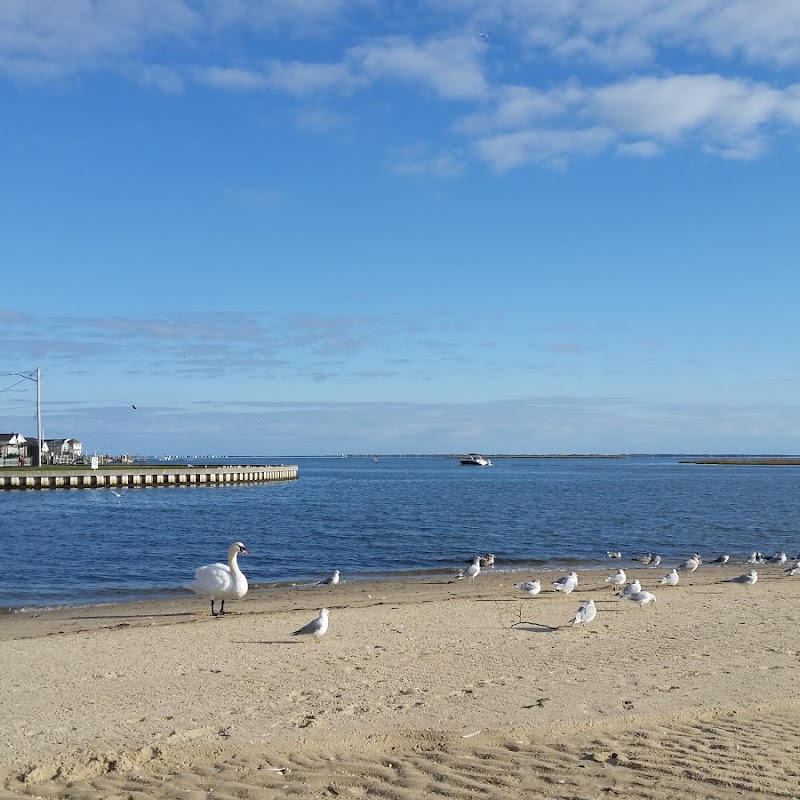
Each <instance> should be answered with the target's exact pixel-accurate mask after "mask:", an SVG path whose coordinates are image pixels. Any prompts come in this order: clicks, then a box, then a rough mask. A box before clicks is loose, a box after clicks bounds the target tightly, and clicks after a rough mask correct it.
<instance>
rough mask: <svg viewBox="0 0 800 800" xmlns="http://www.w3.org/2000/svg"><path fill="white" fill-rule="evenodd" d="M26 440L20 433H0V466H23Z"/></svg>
mask: <svg viewBox="0 0 800 800" xmlns="http://www.w3.org/2000/svg"><path fill="white" fill-rule="evenodd" d="M27 443H28V440H27V439H26V438H25V437H24V436H23V435H22V434H21V433H0V466H3V467H20V466H25V463H26V461H25V459H26V458H27V456H28V452H27Z"/></svg>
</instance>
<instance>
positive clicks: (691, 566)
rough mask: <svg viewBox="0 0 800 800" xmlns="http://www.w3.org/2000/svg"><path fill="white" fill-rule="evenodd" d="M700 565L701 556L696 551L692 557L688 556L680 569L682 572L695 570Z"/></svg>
mask: <svg viewBox="0 0 800 800" xmlns="http://www.w3.org/2000/svg"><path fill="white" fill-rule="evenodd" d="M699 566H700V557H699V556H698V555H697V554H696V553H695V555H693V556H692V557H691V558H687V559H686V561H684V562H683V564H681V565H680V566H679V567H677V569H678V570H680V571H681V572H688V573H690V574H691V573H692V572H694V571H695V570H696V569H697V568H698V567H699Z"/></svg>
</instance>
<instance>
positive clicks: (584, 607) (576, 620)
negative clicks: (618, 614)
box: [571, 600, 597, 625]
mask: <svg viewBox="0 0 800 800" xmlns="http://www.w3.org/2000/svg"><path fill="white" fill-rule="evenodd" d="M596 616H597V609H596V608H595V606H594V600H587V601H586V602H585V603H581V604H580V606H579V608H578V613H577V614H575V616H574V617H573V619H572V620H571V621H572V624H573V625H586V624H587V623H589V622H591V621H592V620H593V619H594V618H595V617H596Z"/></svg>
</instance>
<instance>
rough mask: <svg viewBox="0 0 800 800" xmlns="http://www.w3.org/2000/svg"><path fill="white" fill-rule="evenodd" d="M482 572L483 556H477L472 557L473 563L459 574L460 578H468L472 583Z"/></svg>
mask: <svg viewBox="0 0 800 800" xmlns="http://www.w3.org/2000/svg"><path fill="white" fill-rule="evenodd" d="M480 573H481V557H480V556H475V558H473V559H472V563H471V564H470V565H469V566H468V567H467V568H466V569H465V570H464V572H463V573H462V574H461V575H459V576H458V577H459V579H460V578H467V579H468V580H469V582H470V583H472V582H473V581H474V580H475V578H476V577H477V576H478V575H480Z"/></svg>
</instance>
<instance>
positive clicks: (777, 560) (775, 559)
mask: <svg viewBox="0 0 800 800" xmlns="http://www.w3.org/2000/svg"><path fill="white" fill-rule="evenodd" d="M788 560H789V559H788V558H787V557H786V553H775V555H774V556H772V558H771V559H770V560H769V563H770V564H780V565H781V566H783V565H784V564H785V563H786V562H787V561H788Z"/></svg>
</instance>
